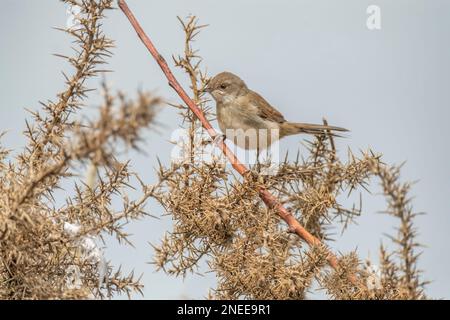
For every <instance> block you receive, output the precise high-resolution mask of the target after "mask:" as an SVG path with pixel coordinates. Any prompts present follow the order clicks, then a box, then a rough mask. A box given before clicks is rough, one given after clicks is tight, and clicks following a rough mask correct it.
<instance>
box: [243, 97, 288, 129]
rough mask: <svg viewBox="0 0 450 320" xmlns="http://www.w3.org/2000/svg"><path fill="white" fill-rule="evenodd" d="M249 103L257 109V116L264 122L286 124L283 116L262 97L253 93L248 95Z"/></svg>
mask: <svg viewBox="0 0 450 320" xmlns="http://www.w3.org/2000/svg"><path fill="white" fill-rule="evenodd" d="M248 97H249V100H250V103H251V104H252V105H253V106H255V107H257V109H258V115H259V116H260V117H261V118H263V119H266V120H269V121H273V122H278V123H283V122H286V119H284V117H283V115H282V114H281V113H280V112H279V111H278V110H277V109H275V108H274V107H272V106H271V105H270V104H269V103H268V102H267V101H266V100H265V99H264V98H263V97H261V96H260V95H259V94H258V93H256V92H254V91H250V92H249V93H248Z"/></svg>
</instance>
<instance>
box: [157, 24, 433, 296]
mask: <svg viewBox="0 0 450 320" xmlns="http://www.w3.org/2000/svg"><path fill="white" fill-rule="evenodd" d="M180 21H181V23H182V27H183V30H184V32H185V34H186V39H185V49H184V54H183V56H180V57H177V58H175V59H174V60H175V65H176V66H178V67H180V68H182V69H183V70H184V71H185V72H186V73H187V75H188V77H189V79H190V82H191V83H190V87H191V90H192V95H193V100H194V101H195V102H196V104H197V105H198V106H199V107H200V108H201V109H202V110H203V112H204V113H205V114H206V116H207V118H208V119H209V120H213V116H214V115H213V114H212V113H211V111H210V109H209V108H208V102H209V101H208V99H207V97H205V96H204V93H203V92H204V91H203V89H204V88H205V86H206V85H207V82H208V78H207V76H206V74H205V72H202V71H201V68H200V65H201V61H202V60H201V58H200V57H199V56H198V53H197V52H196V51H195V50H193V49H192V41H194V38H195V37H196V36H197V35H198V33H199V31H200V29H201V28H202V27H203V26H199V25H197V20H196V18H195V17H189V18H187V20H186V21H183V20H180ZM177 107H178V108H179V109H180V110H181V115H182V116H183V120H184V122H183V123H184V127H185V128H186V129H187V136H188V139H185V143H183V144H181V146H180V148H181V149H182V152H181V154H183V155H184V156H183V157H180V158H179V159H176V161H174V162H173V163H172V164H170V165H169V166H163V165H161V167H160V169H159V175H160V179H161V181H160V184H159V186H158V188H157V189H156V190H155V194H154V197H155V198H156V199H157V200H158V201H159V202H160V203H161V205H162V206H163V207H164V208H165V210H166V211H167V214H169V215H170V216H171V217H172V219H173V221H174V226H173V230H172V231H171V232H168V233H167V234H166V236H165V237H164V238H163V240H162V243H161V244H159V245H156V246H155V250H156V258H155V261H154V263H155V264H156V266H157V267H158V268H159V269H163V270H164V271H165V272H166V273H168V274H173V275H175V276H186V275H187V273H189V272H199V266H200V264H201V261H206V262H207V265H208V267H209V269H210V271H213V272H214V273H215V274H216V275H217V280H218V284H217V288H215V289H213V290H212V291H211V294H210V298H218V299H304V298H305V297H306V294H307V293H308V292H309V291H311V290H313V289H312V288H313V283H314V281H317V282H318V284H319V288H321V289H324V290H325V291H326V293H327V295H328V296H329V297H330V298H333V299H423V298H425V296H424V292H423V288H424V285H425V282H423V281H421V280H420V271H419V270H418V269H417V258H418V252H417V247H418V244H417V242H416V240H415V236H416V231H415V228H414V226H413V219H414V217H415V215H416V213H414V212H413V210H412V207H411V204H410V198H409V196H408V191H409V188H410V184H402V183H401V182H400V181H399V168H397V167H390V166H387V165H385V164H384V163H383V162H382V161H381V156H380V155H377V154H375V153H374V152H372V151H370V150H369V151H367V152H363V153H362V154H361V156H355V155H354V154H353V153H352V152H351V151H349V152H348V159H347V160H341V159H340V158H339V157H338V154H337V152H336V148H335V141H334V140H333V139H334V138H333V136H331V135H322V136H317V137H316V138H315V139H314V140H313V141H311V142H307V151H308V152H307V154H303V157H302V158H300V157H299V156H297V159H296V160H295V161H289V160H288V157H286V158H285V160H284V161H282V162H281V163H280V164H278V168H277V169H278V170H277V173H276V174H273V175H262V174H261V173H262V172H270V166H272V165H273V164H271V163H270V161H265V162H263V163H258V164H257V165H254V166H253V167H252V168H251V172H250V173H249V174H248V175H247V176H246V179H242V178H240V177H239V178H238V177H236V176H235V174H234V173H233V171H232V170H231V169H230V166H226V165H224V162H223V161H221V160H223V159H220V157H219V158H217V157H211V158H209V160H208V161H202V160H204V155H205V145H208V143H210V142H208V139H207V138H205V136H207V135H205V132H204V129H202V126H201V124H200V122H199V121H198V120H197V119H196V117H194V115H193V114H192V112H191V110H189V109H187V108H184V107H183V106H177ZM325 123H326V121H325ZM374 178H378V180H379V181H380V183H381V186H382V190H383V194H384V196H385V198H386V199H387V204H388V208H387V210H386V212H387V213H388V214H390V215H392V216H394V217H396V218H398V219H399V224H400V226H399V228H398V230H399V232H398V234H397V235H395V236H393V237H392V241H393V243H394V245H395V246H397V250H395V251H394V252H390V253H388V252H387V250H386V249H385V248H384V247H382V248H381V249H380V258H381V266H380V270H377V269H376V268H375V267H374V266H372V265H368V266H366V267H364V266H363V263H362V262H361V259H360V258H359V256H358V255H357V253H356V252H351V253H349V254H347V255H342V256H341V257H340V258H339V265H338V268H336V269H331V268H329V267H328V266H327V257H328V253H329V251H328V249H327V248H326V247H325V245H324V244H323V245H315V246H312V247H308V246H306V245H305V244H304V242H302V241H301V240H300V238H299V237H298V236H297V235H296V234H293V233H292V232H290V230H289V229H288V227H287V226H286V224H285V223H284V221H283V220H282V219H281V218H280V217H279V216H278V215H276V214H275V212H274V210H272V209H268V208H267V207H266V206H264V204H263V202H262V201H261V199H260V197H259V194H258V191H257V190H259V188H261V187H264V188H265V189H267V190H270V191H271V192H273V193H274V194H275V195H276V196H277V198H278V199H279V200H280V202H281V203H282V204H283V205H284V206H285V207H288V208H289V209H290V210H291V212H293V214H294V215H295V217H296V218H297V220H298V221H299V222H300V223H301V224H302V225H303V226H304V227H305V228H306V229H307V230H308V231H309V232H311V233H312V234H313V235H314V236H315V237H317V238H318V239H320V240H321V241H322V243H325V242H326V241H328V240H330V239H332V237H331V234H329V232H328V230H329V227H331V223H332V222H333V221H340V222H341V223H342V225H343V226H344V231H345V226H347V224H348V223H351V222H352V220H353V219H354V218H356V217H358V216H359V215H360V214H361V209H360V206H358V207H355V206H353V207H352V208H346V207H345V206H343V205H342V204H341V203H340V201H339V199H342V198H343V197H342V196H344V197H345V196H349V195H350V194H352V193H354V192H356V191H358V189H361V188H363V189H367V188H369V187H370V182H371V180H373V179H374ZM334 240H336V239H334ZM356 245H357V244H355V247H356Z"/></svg>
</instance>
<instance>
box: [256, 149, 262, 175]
mask: <svg viewBox="0 0 450 320" xmlns="http://www.w3.org/2000/svg"><path fill="white" fill-rule="evenodd" d="M260 151H261V150H260V149H259V143H258V145H257V146H256V171H257V172H259V171H260V169H261V168H260V162H259V152H260Z"/></svg>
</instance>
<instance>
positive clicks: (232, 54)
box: [0, 0, 450, 298]
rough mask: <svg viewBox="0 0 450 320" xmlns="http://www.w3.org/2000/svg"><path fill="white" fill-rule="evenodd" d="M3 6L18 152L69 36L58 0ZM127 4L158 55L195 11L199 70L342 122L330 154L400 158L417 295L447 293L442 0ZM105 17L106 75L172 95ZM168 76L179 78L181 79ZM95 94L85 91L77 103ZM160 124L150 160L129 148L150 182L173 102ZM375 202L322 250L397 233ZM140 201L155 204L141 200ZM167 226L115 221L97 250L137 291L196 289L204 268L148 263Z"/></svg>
mask: <svg viewBox="0 0 450 320" xmlns="http://www.w3.org/2000/svg"><path fill="white" fill-rule="evenodd" d="M1 4H2V10H1V11H0V41H1V50H0V88H1V89H0V90H1V91H0V93H1V94H0V106H1V107H0V130H1V131H4V130H7V131H8V134H7V136H6V137H5V138H4V140H3V143H4V144H5V145H6V146H7V147H8V148H15V149H20V148H21V147H23V144H24V140H23V138H22V136H21V132H22V130H23V128H24V118H25V116H26V115H27V113H26V111H25V110H24V108H31V109H35V108H38V107H39V104H38V101H39V100H46V99H53V98H54V97H55V94H56V92H57V91H59V90H60V89H62V75H61V73H60V70H61V69H67V66H66V65H65V64H64V62H63V61H62V60H60V59H58V58H56V57H54V56H52V55H51V54H52V53H67V52H69V51H68V47H69V45H70V43H69V40H68V38H67V37H66V36H65V35H64V34H62V33H60V32H58V31H55V30H53V29H51V27H53V26H64V25H65V23H66V19H67V16H66V10H65V7H64V6H63V5H62V4H61V3H60V2H59V1H57V0H41V1H33V0H1ZM370 4H376V5H379V6H380V8H381V15H382V24H381V26H382V29H381V30H378V31H369V30H368V29H367V28H366V18H367V14H366V8H367V7H368V5H370ZM129 5H130V7H131V8H132V10H133V11H134V12H135V14H136V16H137V17H138V19H139V20H140V21H141V23H142V26H143V27H144V29H145V30H146V31H147V32H148V34H149V35H150V36H151V38H152V39H153V41H154V43H155V45H156V46H157V47H158V48H159V50H160V51H161V53H162V54H163V56H165V57H166V59H167V60H168V61H169V62H170V61H171V59H170V56H171V55H172V54H176V53H179V52H181V51H182V46H183V33H182V30H181V28H180V27H179V24H178V21H177V19H176V16H177V15H179V16H182V17H184V16H187V15H189V14H195V15H197V16H198V17H199V18H200V21H201V22H202V23H205V24H209V25H210V26H209V27H208V28H207V29H206V30H205V31H204V32H202V34H201V36H200V37H199V39H198V41H197V42H196V45H197V47H198V48H200V49H201V54H202V56H203V58H204V63H205V65H207V66H208V70H209V71H210V73H211V74H215V73H218V72H220V71H224V70H228V71H232V72H234V73H236V74H238V75H240V76H241V77H242V78H243V79H244V80H245V81H246V82H247V84H248V85H249V86H250V87H251V88H252V89H254V90H256V91H258V92H260V93H262V94H263V95H264V96H265V97H266V98H267V100H269V101H270V102H271V103H273V104H274V105H276V106H277V107H278V109H279V110H280V111H282V112H283V113H284V115H285V116H286V118H287V119H289V120H295V121H300V122H320V121H321V119H322V117H324V116H325V117H326V118H327V119H328V121H329V122H330V123H332V124H336V125H339V126H343V127H346V128H349V129H351V134H350V135H349V138H348V139H345V140H340V141H339V142H338V147H339V148H341V150H343V151H344V152H343V153H342V154H345V150H346V148H347V146H349V147H351V148H352V149H353V150H354V151H358V149H366V148H368V147H371V148H372V149H374V150H375V151H379V152H382V153H383V154H384V160H385V161H386V162H388V163H397V164H399V163H402V162H403V161H407V162H406V164H405V166H404V167H403V171H402V177H403V179H405V180H413V181H414V180H419V181H418V183H417V184H416V185H415V186H414V188H413V190H412V195H414V196H415V199H414V206H415V209H416V210H417V211H423V212H426V213H427V215H425V216H421V217H419V218H417V226H418V228H419V233H420V236H419V240H420V241H421V242H422V243H424V244H425V245H426V246H427V248H425V251H424V253H423V256H422V257H421V260H420V267H421V268H422V269H423V270H425V278H426V279H427V280H431V281H433V282H432V283H431V284H430V285H429V286H428V287H427V293H428V294H429V295H430V296H432V297H435V298H440V297H446V298H449V297H450V293H449V288H450V275H449V273H448V269H449V267H448V266H449V265H450V251H449V249H448V247H447V245H448V243H449V242H450V235H449V234H450V233H449V232H448V228H449V227H450V218H449V212H448V208H449V205H448V198H449V192H450V169H449V162H448V159H449V158H450V152H449V150H448V147H449V143H448V137H449V133H448V131H447V123H448V121H449V119H450V111H449V110H450V109H449V103H450V90H448V87H449V84H450V83H449V80H450V63H449V57H450V45H449V40H448V39H449V38H450V37H449V35H450V34H449V33H450V19H449V18H450V17H449V15H450V2H449V1H446V0H427V1H425V0H423V1H419V0H396V1H387V0H384V1H366V0H345V1H334V0H319V1H318V0H314V1H313V0H310V1H290V0H289V1H288V0H281V1H280V0H277V1H275V0H246V1H237V0H230V1H221V2H219V1H214V2H213V1H207V0H191V1H186V0H173V1H162V2H161V1H158V2H156V1H137V0H129ZM108 15H109V17H110V19H108V20H106V22H105V31H106V33H107V34H108V35H109V36H110V37H112V38H113V39H115V40H116V45H117V48H116V49H114V53H115V55H114V57H113V58H112V59H111V60H110V66H109V67H110V68H111V69H112V70H114V73H112V74H109V75H108V77H107V79H108V81H109V82H110V83H111V84H112V85H113V86H114V87H115V88H117V89H121V90H123V91H125V92H128V93H133V92H135V89H136V88H138V87H142V88H143V89H149V90H154V91H155V92H156V93H157V94H159V95H161V96H163V97H165V98H167V99H169V100H171V101H173V102H179V99H178V98H177V97H176V96H175V95H174V93H173V92H172V91H171V89H170V88H169V87H168V86H167V81H166V80H165V78H164V77H163V75H162V73H161V72H160V70H159V68H158V66H157V65H156V63H155V62H154V61H153V60H152V59H151V58H150V57H149V55H148V53H147V51H146V49H145V48H144V47H143V46H142V44H141V43H140V42H139V41H138V39H137V37H136V35H135V33H134V31H133V30H132V29H131V26H130V25H129V23H128V21H127V20H126V19H125V17H124V16H123V15H122V14H121V12H120V11H119V10H116V11H114V12H110V13H109V14H108ZM175 74H176V76H178V77H179V79H180V80H182V83H184V84H185V83H186V78H185V77H184V75H183V74H181V73H180V72H179V71H176V72H175ZM97 83H98V80H95V81H93V82H92V84H93V85H96V84H97ZM98 101H99V97H98V95H97V94H95V93H94V94H92V98H91V99H90V100H89V105H90V106H95V104H96V103H97V102H98ZM158 119H159V121H160V122H161V123H163V124H164V126H163V127H161V128H160V130H159V133H148V143H147V145H146V147H147V153H148V155H147V156H144V155H137V154H134V153H133V154H132V155H131V157H132V159H133V166H134V168H135V170H136V171H138V172H140V173H141V176H142V177H143V178H144V179H145V181H146V182H148V183H152V182H154V181H155V174H154V170H153V168H154V166H155V164H156V156H158V157H160V158H161V159H162V160H163V161H165V160H167V159H168V158H169V155H170V150H171V148H172V146H171V145H170V144H169V143H168V142H167V140H168V139H169V137H170V134H171V132H172V131H173V130H174V129H176V128H177V126H178V124H179V123H180V120H181V119H180V118H179V116H178V115H177V113H176V110H174V109H172V108H166V109H163V110H162V111H161V113H160V114H159V118H158ZM298 147H299V138H298V137H291V138H288V139H286V140H285V141H283V143H281V148H282V151H285V150H288V149H289V150H297V148H298ZM376 190H378V189H376ZM383 208H384V203H383V201H382V199H381V197H370V198H368V197H367V196H366V197H365V198H364V202H363V210H364V213H363V216H362V217H361V218H360V219H359V220H358V225H353V226H351V227H350V228H349V230H348V232H347V233H345V235H344V236H343V237H342V238H341V239H339V240H338V241H336V242H335V243H332V244H331V245H332V246H333V247H334V248H335V250H339V251H342V252H345V251H347V250H352V249H354V248H355V247H357V248H358V250H359V252H360V255H361V256H362V257H366V256H367V255H368V254H369V253H370V256H371V257H372V258H375V257H376V255H377V250H378V246H379V244H380V241H381V240H382V239H384V240H386V238H385V237H383V235H382V234H383V233H386V232H394V231H395V230H394V225H393V222H394V221H393V220H392V219H391V218H389V217H387V216H384V215H380V214H377V211H380V210H382V209H383ZM149 209H150V211H151V212H152V213H153V214H156V215H160V214H162V213H163V212H162V209H161V208H159V207H158V206H156V205H155V204H154V203H152V202H150V203H149ZM169 228H170V218H169V217H163V218H162V219H161V220H154V219H145V220H143V221H139V222H135V223H132V224H131V225H130V226H129V227H128V228H127V230H128V231H129V232H131V233H133V236H132V240H133V242H134V244H135V246H136V248H135V249H133V248H129V247H123V246H119V245H118V244H117V243H116V242H115V241H108V247H107V249H106V254H107V257H108V258H109V259H111V260H112V262H113V263H114V264H116V265H118V264H122V265H123V269H124V270H131V269H133V268H134V269H135V270H136V272H137V273H144V277H143V280H144V284H145V290H144V292H145V297H146V298H180V297H191V298H201V297H204V296H205V295H206V294H207V292H208V288H209V287H211V286H213V285H214V275H213V274H208V275H207V276H206V277H200V276H190V277H187V278H186V279H185V280H184V281H183V279H175V278H171V277H168V276H166V275H164V274H163V273H161V272H158V273H155V272H154V268H153V266H152V265H149V264H147V262H149V261H150V260H151V257H152V254H153V252H152V249H151V247H150V246H149V245H148V242H149V241H151V242H155V243H157V242H158V239H160V238H161V236H162V235H163V233H164V231H165V230H168V229H169ZM339 231H340V230H339V229H336V232H337V233H339Z"/></svg>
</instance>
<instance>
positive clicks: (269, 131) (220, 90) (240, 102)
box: [204, 71, 348, 153]
mask: <svg viewBox="0 0 450 320" xmlns="http://www.w3.org/2000/svg"><path fill="white" fill-rule="evenodd" d="M204 91H205V92H207V93H209V94H210V95H211V96H212V97H213V98H214V100H215V102H216V116H217V121H218V123H219V127H220V130H221V131H222V132H223V133H224V135H223V138H227V139H230V140H232V141H233V142H234V144H235V145H238V146H239V147H241V148H244V149H247V150H248V149H257V150H263V149H267V148H269V147H270V146H271V145H272V143H274V142H275V141H277V140H279V139H281V138H283V137H286V136H290V135H295V134H301V133H305V134H312V135H322V134H326V133H329V134H331V135H335V136H338V134H336V132H347V131H348V130H347V129H345V128H341V127H335V126H329V125H323V124H310V123H300V122H290V121H287V120H286V119H285V118H284V116H283V115H282V114H281V113H280V112H279V111H278V110H277V109H276V108H274V107H273V106H272V105H271V104H270V103H269V102H267V101H266V100H265V99H264V98H263V97H262V96H261V95H260V94H258V93H257V92H255V91H253V90H251V89H249V88H248V86H247V85H246V83H245V82H244V81H243V80H242V79H241V78H239V77H238V76H237V75H235V74H233V73H231V72H227V71H225V72H221V73H219V74H217V75H216V76H214V77H212V78H211V79H210V80H209V82H208V83H207V85H206V86H205V89H204ZM258 153H259V151H258Z"/></svg>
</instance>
